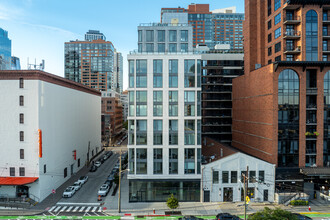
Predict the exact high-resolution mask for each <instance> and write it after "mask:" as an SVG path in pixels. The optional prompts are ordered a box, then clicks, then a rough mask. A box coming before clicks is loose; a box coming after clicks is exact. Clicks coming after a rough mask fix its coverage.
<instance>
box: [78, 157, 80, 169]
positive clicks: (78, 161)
mask: <svg viewBox="0 0 330 220" xmlns="http://www.w3.org/2000/svg"><path fill="white" fill-rule="evenodd" d="M78 167H80V158H79V159H78Z"/></svg>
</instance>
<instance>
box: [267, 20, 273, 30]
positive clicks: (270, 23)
mask: <svg viewBox="0 0 330 220" xmlns="http://www.w3.org/2000/svg"><path fill="white" fill-rule="evenodd" d="M271 28H272V20H269V21H268V30H269V29H271Z"/></svg>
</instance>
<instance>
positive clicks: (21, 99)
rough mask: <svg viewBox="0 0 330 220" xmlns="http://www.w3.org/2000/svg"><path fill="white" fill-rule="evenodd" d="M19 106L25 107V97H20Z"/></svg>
mask: <svg viewBox="0 0 330 220" xmlns="http://www.w3.org/2000/svg"><path fill="white" fill-rule="evenodd" d="M19 106H24V96H22V95H21V96H19Z"/></svg>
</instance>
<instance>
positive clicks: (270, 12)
mask: <svg viewBox="0 0 330 220" xmlns="http://www.w3.org/2000/svg"><path fill="white" fill-rule="evenodd" d="M267 8H268V16H269V15H271V14H272V0H268V1H267Z"/></svg>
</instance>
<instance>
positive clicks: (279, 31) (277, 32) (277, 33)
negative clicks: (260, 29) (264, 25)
mask: <svg viewBox="0 0 330 220" xmlns="http://www.w3.org/2000/svg"><path fill="white" fill-rule="evenodd" d="M281 35H282V29H281V28H280V27H279V28H277V29H276V30H275V35H274V37H275V39H277V38H279V37H280V36H281Z"/></svg>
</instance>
